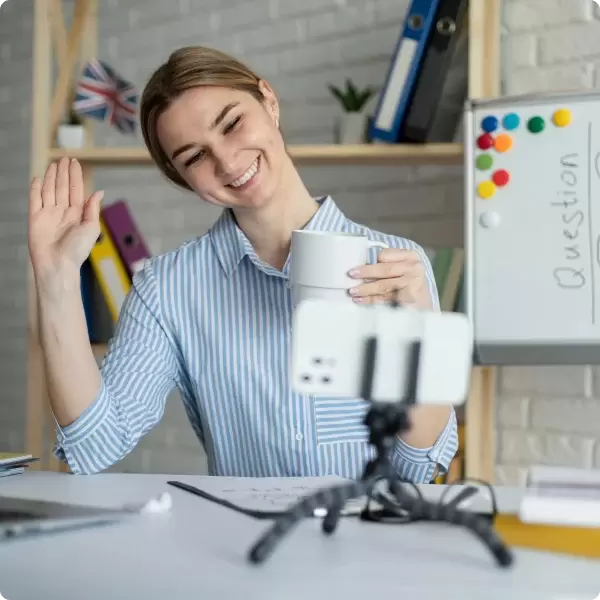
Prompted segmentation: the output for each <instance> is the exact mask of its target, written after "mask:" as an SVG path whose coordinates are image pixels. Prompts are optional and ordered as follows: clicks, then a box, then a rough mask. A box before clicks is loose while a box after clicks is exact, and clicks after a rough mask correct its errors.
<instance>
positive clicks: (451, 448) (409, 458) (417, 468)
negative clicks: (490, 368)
mask: <svg viewBox="0 0 600 600" xmlns="http://www.w3.org/2000/svg"><path fill="white" fill-rule="evenodd" d="M457 451H458V427H457V423H456V412H455V411H454V408H452V410H451V412H450V417H449V418H448V422H447V423H446V426H445V427H444V429H443V431H442V433H441V434H440V436H439V437H438V439H437V440H436V442H435V444H434V445H433V446H431V447H429V448H414V447H413V446H409V445H408V444H407V443H406V442H405V441H404V440H401V439H400V438H398V439H397V441H396V444H395V446H394V450H393V452H392V457H391V458H392V462H393V464H394V466H395V467H396V471H397V472H398V474H399V476H400V477H401V478H402V479H404V480H405V481H411V482H413V483H430V482H431V481H432V480H433V478H434V475H435V471H436V468H439V473H438V474H439V475H442V474H444V473H447V472H448V469H449V468H450V463H451V462H452V459H453V458H454V456H455V455H456V452H457Z"/></svg>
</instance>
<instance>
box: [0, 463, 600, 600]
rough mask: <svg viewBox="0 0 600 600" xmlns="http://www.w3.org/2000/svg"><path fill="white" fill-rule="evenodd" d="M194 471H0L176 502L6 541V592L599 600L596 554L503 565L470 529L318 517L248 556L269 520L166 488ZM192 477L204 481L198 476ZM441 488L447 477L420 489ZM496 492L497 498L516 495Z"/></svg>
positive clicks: (2, 589)
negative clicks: (151, 511) (167, 511)
mask: <svg viewBox="0 0 600 600" xmlns="http://www.w3.org/2000/svg"><path fill="white" fill-rule="evenodd" d="M171 478H173V479H175V478H176V479H180V480H183V481H187V482H189V483H191V484H194V483H195V480H196V479H197V478H196V477H194V476H178V477H169V476H166V475H164V476H163V475H121V474H108V473H107V474H100V475H94V476H74V475H68V474H55V473H37V472H31V473H28V474H26V475H19V476H14V477H7V478H5V479H3V480H2V479H0V494H2V495H5V496H27V497H30V498H42V499H47V500H60V501H67V502H72V503H84V504H93V505H99V506H121V505H122V504H124V503H130V502H144V501H146V500H148V499H149V498H150V497H152V496H155V495H158V494H160V493H162V492H164V491H168V492H169V493H170V494H171V496H172V498H173V511H172V514H171V515H170V516H169V517H168V518H164V517H159V516H153V517H148V518H146V517H143V518H139V519H134V520H132V521H130V522H126V523H120V524H115V525H109V526H107V527H101V528H97V529H88V530H82V531H76V532H70V533H65V534H59V535H53V536H47V537H45V538H37V539H29V540H15V541H12V542H10V543H5V544H0V594H1V595H3V596H4V598H6V599H7V600H82V599H85V600H109V599H110V600H121V599H123V600H137V599H143V600H167V599H168V600H179V599H186V600H188V599H191V598H198V599H201V600H212V599H213V598H218V599H221V598H223V599H227V600H229V599H231V600H234V599H235V600H237V599H240V600H242V599H243V600H253V599H256V600H300V599H302V600H320V599H324V600H325V599H327V600H334V599H337V598H339V599H343V600H352V599H354V598H356V599H360V600H364V599H365V598H370V599H373V600H377V599H378V598H381V599H382V600H384V599H386V598H399V599H400V598H402V599H409V600H444V599H446V598H448V599H455V598H456V599H460V600H468V599H470V598H473V599H474V600H482V599H485V600H494V599H498V600H506V599H508V598H511V600H512V599H514V600H521V599H522V600H538V599H539V600H577V599H581V600H594V599H595V598H596V597H597V596H598V594H599V593H600V561H588V560H582V559H575V558H570V557H558V556H554V555H551V554H545V553H536V552H529V551H515V554H516V562H515V564H514V566H513V567H512V568H510V569H501V568H499V567H497V566H496V564H495V563H494V562H493V560H492V557H491V556H490V554H489V553H488V552H487V550H486V549H485V548H484V547H483V546H482V545H481V543H480V542H479V540H477V539H475V538H474V537H473V536H472V535H471V534H470V533H468V532H466V531H464V530H461V529H459V528H456V527H452V526H443V525H436V524H429V523H422V524H413V525H388V526H385V525H380V524H376V523H373V524H370V523H361V522H360V521H358V520H357V519H354V518H345V519H343V520H342V521H341V522H340V524H339V526H338V529H337V531H336V532H335V533H334V535H333V536H332V537H326V536H325V535H324V534H323V533H322V532H321V529H320V524H321V521H320V520H317V519H311V520H307V521H304V522H302V524H301V525H300V526H299V527H298V528H297V529H295V530H294V531H293V532H291V534H290V536H289V537H288V538H287V539H285V540H284V541H283V542H282V543H281V545H280V547H278V548H277V549H276V551H275V553H274V554H273V555H272V556H271V557H270V559H268V561H267V562H266V563H265V564H263V565H260V566H256V565H251V564H249V563H247V561H246V554H247V551H248V549H249V548H250V546H251V545H252V544H253V542H254V541H255V540H256V539H257V537H258V535H259V534H260V533H261V532H262V531H263V530H264V528H265V527H267V526H268V524H269V523H270V522H269V521H267V522H260V521H255V520H253V519H250V518H248V517H246V516H244V515H239V514H236V513H234V512H233V511H230V510H228V509H225V508H221V507H219V506H217V505H215V504H213V503H210V502H207V501H204V500H202V499H201V498H198V497H195V496H193V495H191V494H189V493H187V492H184V491H182V490H178V489H176V488H173V487H171V486H167V485H166V483H165V482H166V481H167V479H171ZM196 484H197V482H196ZM424 487H425V488H427V492H428V494H429V493H431V494H437V493H439V491H440V486H424ZM519 496H520V492H519V491H518V490H511V489H505V490H500V492H499V500H500V505H501V506H504V507H507V508H510V506H514V504H515V503H516V502H518V498H519Z"/></svg>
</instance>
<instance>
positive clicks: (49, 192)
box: [42, 163, 56, 206]
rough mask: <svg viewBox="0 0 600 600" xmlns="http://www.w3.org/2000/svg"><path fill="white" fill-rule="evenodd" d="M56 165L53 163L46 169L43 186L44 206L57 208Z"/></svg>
mask: <svg viewBox="0 0 600 600" xmlns="http://www.w3.org/2000/svg"><path fill="white" fill-rule="evenodd" d="M55 189H56V164H55V163H51V164H50V165H49V166H48V168H47V169H46V174H45V175H44V183H43V184H42V206H56V195H55Z"/></svg>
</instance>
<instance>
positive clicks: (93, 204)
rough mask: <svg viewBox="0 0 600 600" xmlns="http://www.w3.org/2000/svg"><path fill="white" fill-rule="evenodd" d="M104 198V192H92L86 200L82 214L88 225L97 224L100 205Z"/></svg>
mask: <svg viewBox="0 0 600 600" xmlns="http://www.w3.org/2000/svg"><path fill="white" fill-rule="evenodd" d="M102 198H104V190H100V191H98V192H94V193H93V194H92V195H91V196H90V197H89V199H88V201H87V203H86V205H85V209H84V212H83V220H84V222H88V223H97V222H98V221H99V219H100V203H101V202H102Z"/></svg>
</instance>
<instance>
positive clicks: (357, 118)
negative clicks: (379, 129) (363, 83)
mask: <svg viewBox="0 0 600 600" xmlns="http://www.w3.org/2000/svg"><path fill="white" fill-rule="evenodd" d="M329 91H330V92H331V93H332V94H333V96H334V97H335V98H336V99H337V100H339V102H340V104H341V105H342V109H343V113H342V114H341V115H340V117H339V118H338V120H337V123H336V136H335V138H336V143H338V144H363V143H364V142H365V141H366V138H367V125H368V121H369V117H368V115H367V114H366V113H365V107H366V105H367V102H368V101H369V100H370V99H371V97H372V96H373V94H374V93H375V91H374V90H373V88H371V87H368V86H367V87H365V88H364V89H361V90H360V89H358V88H357V87H356V85H355V84H354V83H353V82H352V80H351V79H349V78H347V79H346V89H345V90H341V89H340V88H338V87H336V86H334V85H331V84H330V85H329Z"/></svg>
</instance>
